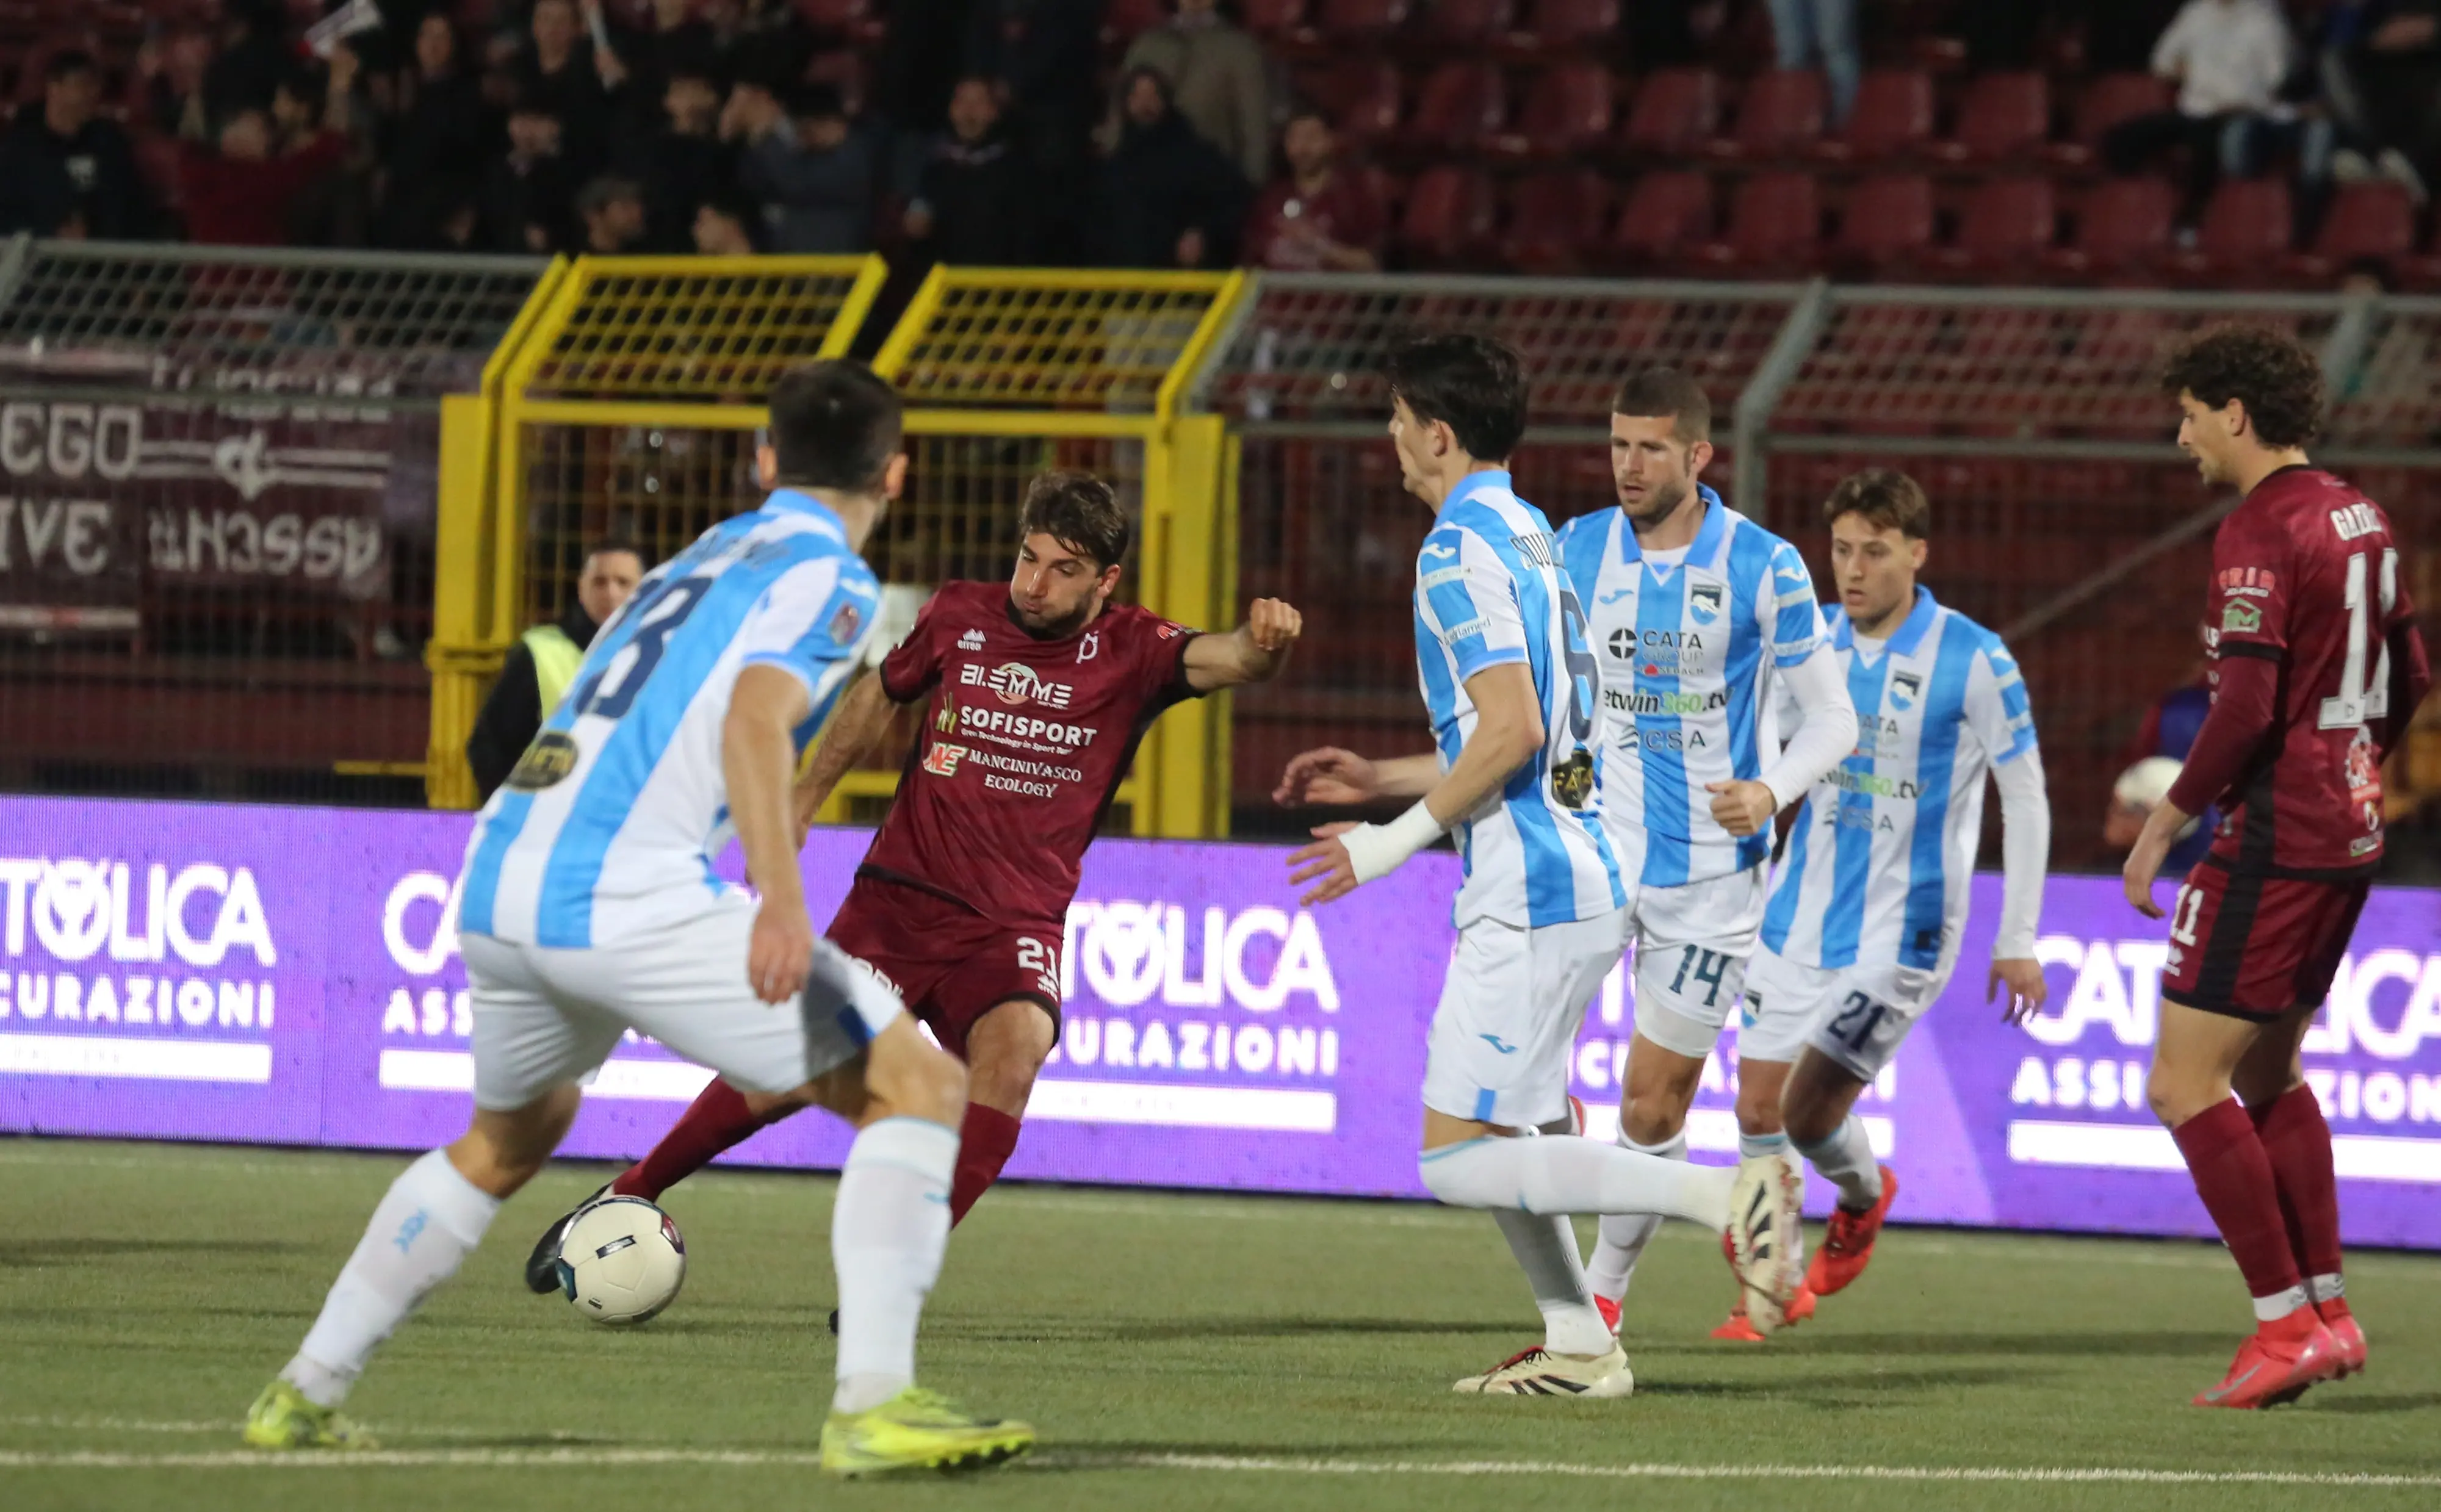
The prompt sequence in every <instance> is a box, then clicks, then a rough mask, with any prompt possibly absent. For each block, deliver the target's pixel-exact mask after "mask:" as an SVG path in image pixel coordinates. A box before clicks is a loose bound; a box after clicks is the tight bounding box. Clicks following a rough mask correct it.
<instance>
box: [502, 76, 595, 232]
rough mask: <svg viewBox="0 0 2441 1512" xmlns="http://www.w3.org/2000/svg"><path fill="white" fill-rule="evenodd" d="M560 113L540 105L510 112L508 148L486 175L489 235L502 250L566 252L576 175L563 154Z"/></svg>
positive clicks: (528, 105) (523, 107)
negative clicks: (561, 149) (554, 113)
mask: <svg viewBox="0 0 2441 1512" xmlns="http://www.w3.org/2000/svg"><path fill="white" fill-rule="evenodd" d="M559 149H560V125H559V117H557V116H554V115H552V114H551V112H550V111H549V110H547V109H545V108H544V107H542V106H540V105H533V104H523V103H521V104H519V105H518V106H517V107H516V108H515V110H512V111H511V112H509V146H508V151H507V152H505V153H501V154H500V155H499V156H498V157H497V158H494V159H493V160H492V164H491V167H490V168H489V169H488V170H487V171H486V172H485V173H484V176H483V237H484V240H485V241H486V242H487V243H490V245H491V247H492V249H493V250H494V251H497V252H524V253H544V254H548V253H551V252H558V251H564V250H566V249H567V248H568V247H570V245H572V244H573V243H574V240H575V237H574V233H573V230H572V228H571V226H570V222H569V210H570V199H571V198H572V197H573V196H574V194H575V192H576V179H575V175H574V174H573V173H571V172H570V171H569V166H568V160H567V158H566V157H564V156H563V155H562V154H561V153H560V150H559Z"/></svg>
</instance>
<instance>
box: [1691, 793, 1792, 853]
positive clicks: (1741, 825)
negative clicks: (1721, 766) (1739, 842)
mask: <svg viewBox="0 0 2441 1512" xmlns="http://www.w3.org/2000/svg"><path fill="white" fill-rule="evenodd" d="M1704 791H1705V792H1707V793H1709V794H1711V795H1712V819H1713V820H1714V821H1715V822H1717V823H1718V824H1719V825H1720V826H1721V828H1723V829H1725V830H1727V831H1728V832H1729V833H1730V834H1731V835H1734V836H1736V837H1739V838H1740V839H1744V838H1745V837H1747V836H1749V835H1761V834H1762V833H1763V831H1764V830H1766V829H1768V828H1770V826H1771V817H1772V816H1773V815H1774V814H1777V813H1779V812H1780V801H1779V800H1777V799H1775V798H1773V797H1772V796H1771V787H1770V785H1769V784H1768V783H1754V782H1745V781H1733V782H1727V783H1705V784H1704Z"/></svg>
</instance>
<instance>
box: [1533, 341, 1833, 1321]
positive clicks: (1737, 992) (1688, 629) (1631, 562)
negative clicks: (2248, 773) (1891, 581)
mask: <svg viewBox="0 0 2441 1512" xmlns="http://www.w3.org/2000/svg"><path fill="white" fill-rule="evenodd" d="M1711 433H1712V406H1711V402H1710V401H1709V399H1708V398H1707V397H1706V396H1705V393H1704V390H1703V388H1702V387H1701V386H1699V385H1698V384H1696V383H1695V382H1694V380H1692V379H1691V378H1689V377H1687V376H1686V375H1685V374H1683V373H1680V372H1676V371H1674V370H1673V369H1667V368H1654V369H1647V370H1645V371H1643V372H1639V373H1636V374H1634V375H1632V376H1630V377H1629V378H1628V379H1627V381H1626V382H1624V383H1622V384H1621V385H1620V386H1619V389H1618V397H1617V398H1616V399H1615V400H1614V401H1613V402H1612V405H1611V417H1610V434H1611V443H1610V455H1611V472H1612V480H1613V481H1614V482H1615V483H1616V484H1617V486H1618V507H1616V508H1613V509H1602V510H1597V511H1595V512H1594V513H1590V514H1585V515H1582V516H1580V517H1578V518H1576V519H1573V520H1570V521H1569V522H1568V523H1567V524H1566V525H1565V526H1564V527H1563V528H1562V529H1561V531H1560V545H1559V552H1560V563H1561V566H1562V567H1563V568H1564V570H1565V572H1566V574H1567V578H1568V581H1569V583H1570V585H1572V586H1574V588H1575V589H1576V593H1577V598H1578V600H1579V602H1581V603H1583V604H1584V606H1585V610H1586V612H1587V613H1588V614H1589V615H1590V616H1591V617H1592V633H1591V639H1593V641H1594V645H1595V652H1596V655H1597V657H1599V658H1600V663H1601V681H1602V712H1601V721H1602V734H1601V740H1600V745H1601V779H1602V812H1601V817H1602V828H1603V829H1604V831H1606V832H1607V834H1608V835H1609V837H1610V843H1611V846H1612V848H1613V850H1614V851H1615V852H1616V854H1617V855H1618V864H1619V871H1620V873H1621V874H1622V875H1623V876H1624V877H1625V878H1626V882H1627V887H1628V891H1629V904H1628V913H1627V924H1626V936H1627V940H1628V941H1629V942H1630V943H1632V944H1633V945H1634V946H1635V950H1636V960H1635V972H1636V980H1635V997H1636V1035H1635V1038H1634V1039H1633V1040H1632V1041H1631V1042H1630V1044H1629V1047H1628V1058H1627V1075H1626V1077H1625V1080H1624V1083H1623V1085H1622V1086H1621V1088H1620V1089H1619V1105H1618V1143H1620V1144H1621V1145H1622V1146H1624V1147H1625V1148H1627V1149H1631V1150H1637V1151H1641V1152H1642V1153H1644V1154H1647V1155H1652V1156H1656V1157H1658V1158H1660V1159H1663V1160H1668V1161H1684V1160H1685V1159H1686V1158H1687V1110H1688V1108H1689V1107H1691V1105H1692V1104H1693V1103H1694V1100H1695V1089H1696V1084H1697V1083H1698V1082H1699V1081H1700V1080H1701V1079H1702V1076H1703V1071H1704V1060H1705V1057H1706V1056H1707V1055H1708V1054H1709V1053H1710V1052H1711V1049H1712V1046H1713V1044H1714V1042H1715V1041H1717V1040H1718V1039H1719V1038H1720V1035H1721V1026H1722V1025H1723V1024H1724V1023H1725V1022H1727V1018H1728V1015H1729V1010H1730V1009H1731V1008H1732V1007H1733V1006H1734V1005H1736V1004H1737V1003H1738V1002H1739V1001H1740V1000H1741V995H1742V993H1743V990H1744V983H1745V970H1746V959H1747V957H1749V956H1751V955H1752V954H1753V953H1754V947H1755V934H1756V931H1757V930H1758V929H1759V928H1760V927H1762V924H1763V901H1764V879H1763V872H1764V866H1765V864H1766V862H1767V860H1768V858H1769V856H1770V852H1771V821H1772V817H1773V816H1774V815H1775V814H1777V813H1779V812H1780V811H1781V809H1783V808H1786V807H1787V806H1788V805H1789V804H1791V803H1793V802H1795V801H1797V800H1798V799H1799V797H1801V796H1802V795H1803V794H1804V793H1805V791H1806V790H1807V789H1808V788H1810V787H1812V786H1813V785H1814V784H1815V783H1817V782H1819V781H1820V780H1821V779H1822V775H1823V774H1824V773H1825V772H1827V771H1829V770H1831V768H1832V767H1834V766H1835V765H1838V763H1839V761H1840V759H1841V758H1842V757H1844V756H1846V755H1847V754H1848V753H1849V751H1850V750H1852V749H1853V748H1854V747H1855V744H1856V716H1855V711H1854V710H1853V708H1852V707H1851V705H1850V703H1849V700H1848V691H1847V687H1846V684H1845V683H1844V681H1843V680H1842V679H1841V677H1840V675H1839V668H1838V662H1837V660H1836V658H1835V657H1833V655H1832V653H1831V650H1830V647H1829V646H1828V645H1827V644H1825V642H1824V640H1823V637H1822V616H1821V611H1820V609H1819V607H1818V606H1817V604H1816V603H1815V601H1814V582H1813V579H1812V578H1810V577H1809V576H1807V574H1806V570H1805V562H1804V559H1803V558H1802V557H1800V556H1799V555H1798V553H1797V548H1795V547H1793V546H1791V545H1789V544H1788V543H1787V542H1786V541H1783V540H1781V538H1780V537H1778V536H1776V535H1774V534H1772V533H1771V532H1770V531H1766V530H1764V529H1763V527H1761V526H1759V525H1757V524H1755V523H1754V522H1753V521H1751V520H1749V519H1746V518H1745V516H1743V515H1741V514H1738V513H1735V512H1734V511H1732V510H1730V509H1729V508H1728V507H1727V505H1725V504H1723V503H1722V502H1721V500H1720V496H1719V495H1716V494H1714V493H1713V492H1712V491H1711V490H1710V489H1709V488H1706V487H1704V486H1703V485H1701V484H1700V483H1698V482H1697V481H1696V477H1697V476H1698V475H1700V474H1701V473H1702V472H1703V470H1704V467H1705V464H1706V463H1708V462H1709V461H1710V460H1711V458H1712V442H1711ZM1783 690H1784V691H1785V692H1786V693H1788V694H1789V695H1791V696H1792V697H1793V700H1794V703H1795V707H1796V709H1797V711H1798V715H1799V724H1798V726H1797V728H1796V729H1795V731H1794V733H1793V734H1791V735H1790V737H1789V739H1788V743H1787V748H1786V749H1784V750H1783V749H1781V743H1780V738H1779V735H1780V732H1779V729H1778V719H1777V714H1776V710H1775V704H1776V702H1777V697H1778V695H1779V694H1780V693H1781V691H1783ZM1774 753H1777V754H1774ZM1738 1149H1739V1156H1740V1158H1741V1159H1743V1160H1749V1161H1752V1160H1760V1159H1763V1158H1764V1157H1766V1156H1771V1157H1779V1158H1781V1159H1786V1158H1787V1149H1788V1141H1787V1138H1786V1136H1784V1135H1781V1134H1770V1135H1761V1134H1758V1135H1748V1136H1745V1137H1742V1138H1741V1139H1740V1140H1739V1142H1738ZM1660 1224H1661V1220H1660V1218H1659V1217H1658V1216H1657V1215H1649V1214H1648V1215H1616V1216H1612V1217H1607V1218H1604V1219H1603V1220H1602V1223H1601V1238H1600V1243H1599V1244H1597V1245H1596V1246H1595V1249H1594V1256H1593V1261H1592V1263H1591V1265H1590V1266H1588V1267H1587V1270H1588V1272H1589V1274H1590V1277H1591V1280H1592V1285H1593V1289H1594V1295H1595V1296H1596V1298H1598V1299H1599V1300H1600V1304H1601V1307H1602V1314H1603V1316H1604V1318H1605V1319H1607V1320H1608V1321H1609V1322H1610V1323H1611V1324H1612V1325H1613V1326H1614V1327H1616V1326H1617V1325H1618V1313H1619V1305H1620V1303H1621V1302H1622V1300H1623V1299H1624V1298H1625V1296H1626V1294H1627V1284H1628V1280H1629V1278H1630V1276H1632V1275H1633V1274H1634V1272H1635V1269H1636V1259H1637V1257H1638V1256H1640V1255H1641V1254H1642V1253H1643V1252H1644V1247H1645V1245H1646V1244H1647V1243H1648V1242H1650V1241H1651V1239H1652V1237H1653V1234H1654V1231H1655V1230H1656V1229H1658V1228H1659V1227H1660ZM1793 1302H1794V1305H1797V1306H1798V1307H1799V1316H1800V1317H1801V1316H1803V1309H1804V1308H1805V1307H1806V1306H1808V1305H1809V1304H1808V1302H1807V1300H1806V1299H1805V1298H1804V1297H1802V1296H1801V1295H1800V1296H1799V1297H1797V1298H1795V1299H1793ZM1749 1312H1750V1314H1751V1316H1752V1318H1753V1321H1754V1323H1757V1324H1758V1325H1760V1326H1761V1327H1762V1328H1763V1330H1764V1331H1766V1332H1767V1331H1769V1330H1771V1329H1773V1328H1777V1327H1779V1326H1780V1325H1781V1322H1782V1321H1783V1320H1782V1318H1781V1315H1780V1311H1779V1309H1778V1308H1777V1307H1773V1306H1771V1305H1769V1304H1768V1302H1766V1304H1765V1305H1764V1307H1763V1308H1750V1309H1749Z"/></svg>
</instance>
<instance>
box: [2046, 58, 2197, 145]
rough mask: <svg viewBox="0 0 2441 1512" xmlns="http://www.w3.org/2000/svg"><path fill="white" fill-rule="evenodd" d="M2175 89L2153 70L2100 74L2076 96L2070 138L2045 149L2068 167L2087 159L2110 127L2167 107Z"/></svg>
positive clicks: (2174, 96) (2169, 106)
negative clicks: (2148, 71) (2072, 130)
mask: <svg viewBox="0 0 2441 1512" xmlns="http://www.w3.org/2000/svg"><path fill="white" fill-rule="evenodd" d="M2176 89H2177V86H2176V85H2174V84H2172V83H2171V82H2170V81H2168V80H2166V79H2162V78H2160V77H2159V76H2157V75H2154V74H2139V73H2125V74H2104V75H2103V76H2102V77H2101V78H2099V79H2097V80H2095V81H2093V82H2091V83H2089V84H2088V85H2086V86H2085V93H2084V94H2082V95H2080V96H2078V97H2077V101H2076V122H2075V126H2074V132H2075V135H2074V137H2073V139H2072V140H2070V141H2065V142H2053V143H2052V144H2051V146H2050V147H2049V148H2047V149H2046V150H2045V151H2046V153H2047V154H2048V155H2049V156H2050V157H2051V159H2052V161H2053V162H2055V163H2062V164H2066V165H2068V166H2070V167H2082V166H2084V165H2085V164H2088V163H2090V162H2092V161H2093V159H2094V155H2095V153H2099V152H2100V151H2101V150H2102V138H2103V136H2104V135H2106V134H2107V133H2108V132H2109V130H2110V129H2111V128H2112V127H2114V126H2117V125H2121V124H2122V123H2124V122H2126V121H2131V120H2134V119H2135V118H2136V117H2139V116H2152V115H2157V114H2159V113H2161V112H2162V111H2165V110H2168V109H2170V108H2171V106H2172V105H2173V104H2174V103H2175V102H2176V99H2177V94H2176Z"/></svg>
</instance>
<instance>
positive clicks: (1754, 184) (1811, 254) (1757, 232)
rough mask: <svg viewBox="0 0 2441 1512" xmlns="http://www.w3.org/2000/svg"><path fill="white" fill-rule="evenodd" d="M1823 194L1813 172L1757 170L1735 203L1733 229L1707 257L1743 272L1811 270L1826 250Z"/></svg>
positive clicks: (1713, 245)
mask: <svg viewBox="0 0 2441 1512" xmlns="http://www.w3.org/2000/svg"><path fill="white" fill-rule="evenodd" d="M1821 239H1822V193H1821V189H1820V187H1819V186H1818V185H1817V184H1816V182H1815V180H1814V175H1813V174H1811V173H1787V172H1781V173H1757V174H1755V175H1753V176H1752V177H1750V178H1748V179H1747V180H1746V181H1745V183H1743V184H1740V185H1739V186H1738V189H1737V194H1736V196H1735V197H1734V198H1733V199H1732V200H1731V201H1730V202H1729V229H1728V234H1727V236H1725V237H1723V238H1722V239H1721V240H1719V241H1717V242H1713V243H1709V244H1707V245H1706V246H1705V247H1704V248H1703V249H1702V251H1701V253H1700V256H1701V257H1702V259H1703V261H1705V262H1706V263H1707V264H1709V265H1710V266H1711V267H1713V268H1716V269H1720V270H1723V271H1730V270H1735V271H1738V272H1742V273H1783V272H1796V271H1799V270H1804V269H1810V268H1811V267H1812V266H1813V265H1814V262H1815V260H1816V254H1817V253H1818V252H1819V251H1820V249H1821Z"/></svg>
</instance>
